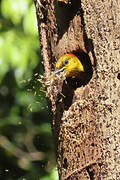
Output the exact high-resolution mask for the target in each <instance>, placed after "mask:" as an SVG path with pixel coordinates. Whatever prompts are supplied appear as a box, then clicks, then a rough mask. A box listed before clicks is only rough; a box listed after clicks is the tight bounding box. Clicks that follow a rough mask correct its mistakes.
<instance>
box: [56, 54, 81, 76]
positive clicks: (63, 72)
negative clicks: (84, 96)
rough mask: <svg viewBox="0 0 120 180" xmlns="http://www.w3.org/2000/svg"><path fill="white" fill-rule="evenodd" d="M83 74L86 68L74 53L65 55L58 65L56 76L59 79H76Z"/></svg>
mask: <svg viewBox="0 0 120 180" xmlns="http://www.w3.org/2000/svg"><path fill="white" fill-rule="evenodd" d="M81 72H84V67H83V65H82V63H81V61H80V60H79V59H78V58H77V57H76V56H75V55H74V54H72V53H69V54H65V55H63V56H62V57H60V59H58V61H57V63H56V70H55V71H54V74H56V75H58V76H59V77H61V76H65V77H76V76H78V75H79V74H80V73H81Z"/></svg>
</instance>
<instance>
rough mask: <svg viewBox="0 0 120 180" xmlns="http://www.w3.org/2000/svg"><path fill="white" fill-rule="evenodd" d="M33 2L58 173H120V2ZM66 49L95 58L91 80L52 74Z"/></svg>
mask: <svg viewBox="0 0 120 180" xmlns="http://www.w3.org/2000/svg"><path fill="white" fill-rule="evenodd" d="M35 6H36V12H37V19H38V28H39V34H40V43H41V48H42V55H43V63H44V67H45V75H46V78H48V79H49V86H48V87H47V97H48V98H49V101H50V103H51V111H52V113H53V121H52V129H53V134H54V137H55V142H56V150H57V151H56V153H57V163H58V171H59V177H60V179H61V180H70V179H72V180H76V179H81V180H86V179H91V180H92V179H106V180H113V179H115V180H116V179H120V133H119V131H120V122H119V119H120V100H119V98H120V84H119V83H120V74H119V72H120V69H119V68H120V50H119V47H120V2H119V1H118V0H114V1H113V0H106V1H100V0H98V1H96V0H84V1H83V0H81V1H80V0H41V1H39V0H35ZM68 52H72V53H75V54H78V55H79V56H80V57H86V65H87V63H89V62H88V61H89V60H90V61H91V64H92V66H93V69H92V70H93V75H92V77H91V76H90V78H89V79H88V81H87V83H85V84H84V83H81V84H79V83H78V84H77V83H75V80H73V79H69V80H64V81H63V80H62V79H61V80H58V79H52V78H50V74H51V72H52V71H53V70H54V69H55V64H56V61H57V59H58V58H59V57H60V56H62V55H63V54H65V53H68ZM81 54H82V55H85V56H81Z"/></svg>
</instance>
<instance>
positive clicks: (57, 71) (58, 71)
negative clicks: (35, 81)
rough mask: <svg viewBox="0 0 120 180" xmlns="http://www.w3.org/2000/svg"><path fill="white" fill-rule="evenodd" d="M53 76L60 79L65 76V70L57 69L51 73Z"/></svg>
mask: <svg viewBox="0 0 120 180" xmlns="http://www.w3.org/2000/svg"><path fill="white" fill-rule="evenodd" d="M53 74H55V75H57V76H58V77H62V76H63V75H64V74H65V68H64V67H62V68H58V69H56V70H55V71H54V72H53Z"/></svg>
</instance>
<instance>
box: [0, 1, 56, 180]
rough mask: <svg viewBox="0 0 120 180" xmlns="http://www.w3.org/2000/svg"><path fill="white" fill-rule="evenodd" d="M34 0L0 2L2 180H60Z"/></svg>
mask: <svg viewBox="0 0 120 180" xmlns="http://www.w3.org/2000/svg"><path fill="white" fill-rule="evenodd" d="M39 46H40V45H39V37H38V31H37V20H36V12H35V7H34V3H33V0H0V179H1V180H58V174H57V169H56V162H55V154H54V145H53V138H52V133H51V127H50V119H51V118H50V113H49V109H48V105H47V101H46V99H45V92H44V91H41V90H40V89H41V87H42V84H40V82H39V79H40V77H39V74H43V73H44V70H43V66H42V63H41V61H42V57H41V53H40V47H39Z"/></svg>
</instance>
